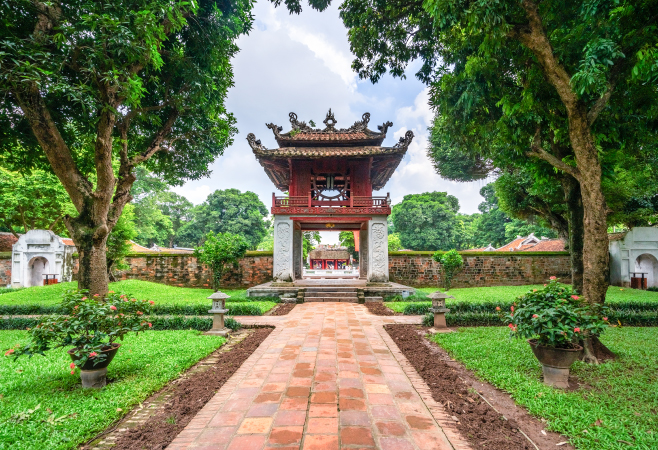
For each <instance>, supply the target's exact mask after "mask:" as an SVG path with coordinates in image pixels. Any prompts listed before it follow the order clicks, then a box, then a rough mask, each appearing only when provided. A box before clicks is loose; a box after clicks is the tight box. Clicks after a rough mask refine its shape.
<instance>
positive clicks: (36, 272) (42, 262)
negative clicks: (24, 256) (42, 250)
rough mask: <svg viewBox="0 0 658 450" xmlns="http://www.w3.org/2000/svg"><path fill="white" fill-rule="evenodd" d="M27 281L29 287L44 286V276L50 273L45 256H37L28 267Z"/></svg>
mask: <svg viewBox="0 0 658 450" xmlns="http://www.w3.org/2000/svg"><path fill="white" fill-rule="evenodd" d="M27 273H28V275H27V279H28V283H29V284H28V285H27V286H26V287H29V286H43V274H44V273H48V260H47V259H46V258H44V257H43V256H36V257H34V258H32V259H31V260H30V262H29V263H28V266H27Z"/></svg>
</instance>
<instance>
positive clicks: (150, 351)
mask: <svg viewBox="0 0 658 450" xmlns="http://www.w3.org/2000/svg"><path fill="white" fill-rule="evenodd" d="M26 338H27V333H26V332H25V331H0V351H2V355H4V352H5V351H6V350H7V349H9V348H10V347H13V346H14V345H15V344H20V343H25V342H26ZM224 342H225V339H224V338H222V337H218V336H204V335H201V334H200V333H199V332H197V331H189V330H185V331H150V332H146V333H143V334H140V335H139V336H134V335H133V336H129V337H127V338H126V339H125V340H124V341H123V343H122V347H121V349H120V350H119V352H118V353H117V356H116V357H115V359H114V360H113V361H112V363H111V364H110V366H109V368H108V378H109V379H113V380H114V381H113V382H111V383H109V384H108V385H107V387H105V388H104V389H102V390H100V391H96V390H83V389H82V387H81V385H80V384H79V383H80V381H79V380H80V379H79V375H78V374H77V373H76V375H71V374H70V372H69V370H70V369H69V367H68V366H69V364H70V362H71V361H70V358H69V357H68V355H66V353H65V352H64V350H63V349H58V350H51V351H49V352H48V353H47V356H46V357H42V356H35V357H33V358H31V359H28V358H21V359H19V360H17V361H14V359H13V358H10V357H3V356H0V449H9V448H11V449H12V450H14V449H37V448H41V449H46V448H47V449H74V448H77V446H78V445H79V444H80V443H82V442H85V441H86V440H88V439H89V438H91V437H93V436H94V435H96V434H97V433H99V432H101V431H102V430H103V429H105V428H106V427H108V426H109V425H110V424H112V423H113V422H114V421H115V420H117V419H119V418H120V417H122V416H123V415H124V414H125V413H127V412H128V411H129V410H130V408H132V407H133V406H135V405H137V404H139V403H140V402H141V401H143V400H144V399H146V398H147V397H148V396H149V395H150V394H152V393H153V392H155V391H157V390H158V389H160V388H162V387H163V386H164V385H165V384H166V383H167V382H168V381H170V380H172V379H174V378H176V377H177V376H178V375H179V374H180V373H181V372H183V371H184V370H186V369H187V368H189V367H190V366H192V365H194V363H196V362H197V361H198V360H200V359H202V358H203V357H205V356H206V355H208V354H210V353H212V352H213V351H214V350H215V349H217V348H218V347H220V346H221V345H222V344H223V343H224ZM181 343H184V349H183V350H181ZM37 406H39V408H38V409H36V407H37ZM35 409H36V410H35ZM30 411H33V412H32V413H30Z"/></svg>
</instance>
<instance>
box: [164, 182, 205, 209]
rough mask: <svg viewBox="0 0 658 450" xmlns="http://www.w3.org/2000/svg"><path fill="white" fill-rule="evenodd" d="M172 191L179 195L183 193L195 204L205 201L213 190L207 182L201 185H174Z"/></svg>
mask: <svg viewBox="0 0 658 450" xmlns="http://www.w3.org/2000/svg"><path fill="white" fill-rule="evenodd" d="M171 190H172V191H174V192H175V193H177V194H178V195H182V196H183V197H185V198H186V199H188V200H189V201H191V202H192V203H194V204H195V205H198V204H199V203H203V202H204V201H205V200H206V198H208V196H209V195H210V193H211V192H213V190H212V189H211V188H210V186H208V185H207V184H202V185H201V186H196V187H192V186H191V185H190V184H187V185H185V186H174V187H173V188H171Z"/></svg>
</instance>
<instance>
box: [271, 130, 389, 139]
mask: <svg viewBox="0 0 658 450" xmlns="http://www.w3.org/2000/svg"><path fill="white" fill-rule="evenodd" d="M377 137H379V136H378V135H377V134H375V135H369V134H366V133H364V132H363V131H351V132H346V133H340V132H338V133H335V132H334V133H323V132H321V131H320V132H304V131H302V132H301V133H297V134H295V135H294V136H290V135H289V134H283V135H281V139H282V140H284V139H285V140H293V141H357V140H362V139H373V138H377Z"/></svg>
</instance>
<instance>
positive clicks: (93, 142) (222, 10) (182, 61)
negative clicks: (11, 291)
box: [0, 0, 252, 294]
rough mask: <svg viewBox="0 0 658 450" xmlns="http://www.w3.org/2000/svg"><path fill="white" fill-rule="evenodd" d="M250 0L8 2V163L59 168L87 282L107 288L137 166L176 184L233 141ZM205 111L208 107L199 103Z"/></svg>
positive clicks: (2, 28)
mask: <svg viewBox="0 0 658 450" xmlns="http://www.w3.org/2000/svg"><path fill="white" fill-rule="evenodd" d="M251 8H252V2H251V1H250V0H238V1H235V2H219V3H217V2H214V1H207V0H201V1H200V2H171V1H166V0H150V1H140V0H138V1H125V0H114V1H107V0H100V1H98V0H72V1H68V2H40V1H31V0H10V1H7V2H3V3H1V4H0V16H1V17H2V24H1V25H0V41H1V42H2V44H1V46H2V53H0V67H1V69H0V93H1V94H2V95H1V96H0V98H1V99H2V100H0V129H1V130H2V133H1V134H0V147H1V148H3V149H10V150H11V151H9V152H3V154H2V157H1V160H0V162H1V164H2V165H3V166H4V167H5V168H8V169H10V170H15V171H21V172H28V171H30V170H32V169H34V168H35V167H36V168H48V170H52V172H53V173H54V174H55V175H56V176H57V178H58V179H59V180H60V182H61V183H62V185H63V186H64V189H65V190H66V192H67V193H68V195H69V197H70V199H71V202H72V203H73V205H74V206H75V209H76V214H71V215H66V216H65V217H64V223H65V225H66V227H67V229H68V231H69V234H70V236H71V237H72V238H73V240H74V242H75V244H76V247H77V249H78V251H79V252H80V271H79V273H78V284H79V287H80V288H81V289H89V290H90V291H91V293H92V294H105V293H106V292H107V289H108V277H107V260H106V254H105V248H106V244H107V238H108V236H109V234H110V232H111V230H112V228H114V226H115V225H116V223H117V222H118V220H119V218H120V216H121V213H122V211H123V209H124V206H125V205H126V204H127V203H129V202H130V200H131V198H132V197H131V194H130V191H131V186H132V184H133V182H134V180H135V175H134V169H135V168H136V167H138V166H139V165H142V164H146V165H147V166H148V167H149V168H150V169H151V170H153V171H154V172H155V173H157V174H158V175H159V176H161V177H162V179H163V180H165V181H166V182H167V183H170V184H179V183H182V182H183V181H184V180H186V179H197V178H199V177H201V176H205V175H207V174H208V165H209V164H210V163H211V162H212V161H213V160H214V159H215V158H216V157H217V156H219V155H220V154H222V152H223V150H224V149H225V148H226V147H227V146H228V145H230V143H231V142H232V136H233V135H234V134H235V131H236V130H235V127H234V125H235V119H234V117H233V116H232V115H231V114H230V113H228V112H227V111H226V110H225V108H224V100H225V98H226V92H227V89H228V88H229V87H230V86H231V85H232V69H231V64H230V59H231V57H232V56H233V55H234V54H235V53H236V52H237V50H238V48H237V46H236V45H235V42H234V41H235V39H237V37H238V36H240V35H241V34H244V33H246V32H248V31H249V29H250V27H251V23H252V16H251V14H250V10H251ZM200 105H202V106H200Z"/></svg>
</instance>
